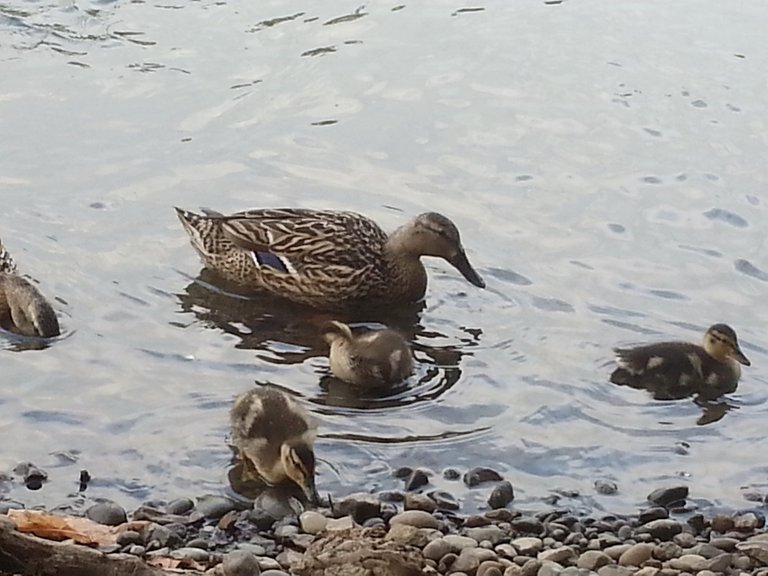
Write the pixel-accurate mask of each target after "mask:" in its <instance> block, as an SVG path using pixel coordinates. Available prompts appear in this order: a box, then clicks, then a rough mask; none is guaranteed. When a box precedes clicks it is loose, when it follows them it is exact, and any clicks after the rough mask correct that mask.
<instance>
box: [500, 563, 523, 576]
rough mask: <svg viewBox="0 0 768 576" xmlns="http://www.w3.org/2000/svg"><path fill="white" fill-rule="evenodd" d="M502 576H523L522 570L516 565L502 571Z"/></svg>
mask: <svg viewBox="0 0 768 576" xmlns="http://www.w3.org/2000/svg"><path fill="white" fill-rule="evenodd" d="M504 576H523V569H522V568H521V567H520V566H518V565H517V564H512V566H507V569H506V570H504Z"/></svg>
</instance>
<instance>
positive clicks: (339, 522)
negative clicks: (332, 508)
mask: <svg viewBox="0 0 768 576" xmlns="http://www.w3.org/2000/svg"><path fill="white" fill-rule="evenodd" d="M354 525H355V521H354V520H352V516H342V517H341V518H330V519H329V520H328V523H327V524H326V525H325V529H326V530H328V531H330V532H333V531H335V530H349V529H350V528H352V527H353V526H354Z"/></svg>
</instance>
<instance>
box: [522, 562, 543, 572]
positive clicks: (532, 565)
mask: <svg viewBox="0 0 768 576" xmlns="http://www.w3.org/2000/svg"><path fill="white" fill-rule="evenodd" d="M540 568H541V560H537V559H535V558H531V559H530V560H528V561H526V563H525V564H523V566H522V570H521V571H522V573H523V576H537V574H538V573H539V569H540Z"/></svg>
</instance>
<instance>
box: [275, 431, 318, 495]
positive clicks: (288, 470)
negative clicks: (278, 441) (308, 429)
mask: <svg viewBox="0 0 768 576" xmlns="http://www.w3.org/2000/svg"><path fill="white" fill-rule="evenodd" d="M280 460H281V461H282V463H283V467H284V468H285V474H286V476H288V478H290V479H291V480H293V482H295V483H296V484H297V485H298V486H299V487H301V489H302V490H303V491H304V494H305V495H306V496H307V500H309V502H310V503H312V504H317V503H318V502H320V496H319V495H318V493H317V489H316V488H315V453H314V452H313V451H312V447H311V446H310V445H309V444H307V443H306V442H304V441H302V440H297V441H294V442H284V443H283V445H282V446H281V447H280Z"/></svg>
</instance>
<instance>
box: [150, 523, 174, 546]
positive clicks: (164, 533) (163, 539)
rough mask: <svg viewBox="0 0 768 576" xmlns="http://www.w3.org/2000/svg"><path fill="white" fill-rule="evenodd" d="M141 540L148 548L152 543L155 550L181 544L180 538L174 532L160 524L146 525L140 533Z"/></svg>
mask: <svg viewBox="0 0 768 576" xmlns="http://www.w3.org/2000/svg"><path fill="white" fill-rule="evenodd" d="M141 539H142V541H143V542H144V544H145V545H146V546H147V547H148V548H149V546H150V544H152V543H153V542H154V543H155V545H154V546H153V547H154V548H155V549H157V548H164V547H166V546H170V547H176V546H178V545H179V544H181V537H180V536H179V535H178V534H177V533H176V532H174V531H173V530H171V529H169V528H167V527H165V526H161V525H160V524H147V525H146V526H145V527H144V529H143V530H142V531H141Z"/></svg>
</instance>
